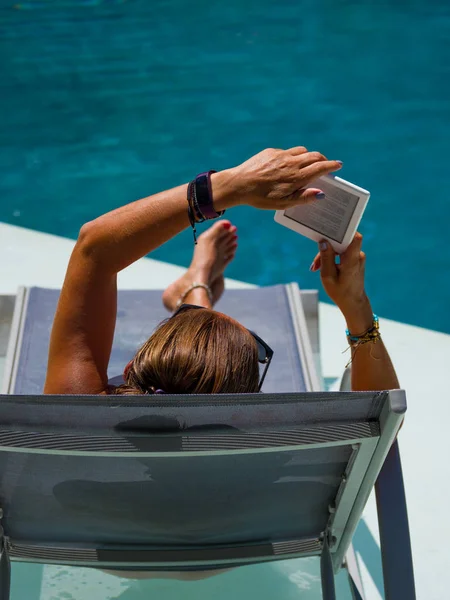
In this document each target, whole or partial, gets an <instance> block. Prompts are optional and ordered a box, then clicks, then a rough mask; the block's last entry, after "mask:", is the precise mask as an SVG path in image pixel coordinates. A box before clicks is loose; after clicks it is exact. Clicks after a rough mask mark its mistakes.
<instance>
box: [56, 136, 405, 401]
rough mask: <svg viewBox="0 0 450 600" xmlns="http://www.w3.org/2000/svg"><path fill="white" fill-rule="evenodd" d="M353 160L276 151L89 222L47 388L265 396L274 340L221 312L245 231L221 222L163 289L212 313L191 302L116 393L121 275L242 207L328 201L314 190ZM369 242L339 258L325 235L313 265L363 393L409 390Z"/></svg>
mask: <svg viewBox="0 0 450 600" xmlns="http://www.w3.org/2000/svg"><path fill="white" fill-rule="evenodd" d="M341 166H342V163H341V162H340V161H335V160H333V161H329V160H327V159H326V158H325V157H324V156H323V155H322V154H320V153H318V152H308V151H307V150H306V148H304V147H296V148H291V149H289V150H273V149H269V150H264V151H263V152H261V153H259V154H257V155H256V156H254V157H252V158H251V159H249V160H248V161H246V162H244V163H243V164H241V165H239V166H237V167H234V168H232V169H228V170H225V171H221V172H219V173H212V174H202V176H198V177H197V178H196V180H195V181H194V182H191V184H189V186H186V185H183V186H180V187H178V188H174V189H172V190H169V191H166V192H162V193H160V194H156V195H155V196H151V197H149V198H144V199H142V200H139V201H137V202H133V203H131V204H127V205H125V206H123V207H121V208H119V209H117V210H114V211H112V212H109V213H107V214H105V215H103V216H101V217H99V218H98V219H95V220H94V221H91V222H89V223H87V224H86V225H84V226H83V227H82V229H81V231H80V235H79V238H78V241H77V243H76V245H75V248H74V251H73V253H72V256H71V259H70V262H69V266H68V269H67V273H66V278H65V281H64V285H63V289H62V292H61V296H60V300H59V303H58V308H57V311H56V315H55V321H54V324H53V329H52V334H51V342H50V352H49V362H48V369H47V378H46V383H45V389H44V391H45V393H47V394H108V393H127V394H129V393H132V394H146V393H161V392H164V393H197V394H202V393H203V394H209V393H241V392H256V391H258V390H259V389H260V385H261V381H260V380H259V370H258V358H261V356H260V354H259V353H260V352H261V348H262V350H263V351H264V349H265V348H266V349H267V347H266V346H265V345H264V342H262V340H259V338H257V337H255V336H254V335H253V334H251V333H250V332H249V331H247V330H246V329H245V328H244V327H243V326H242V325H240V324H239V323H238V322H236V321H234V320H233V319H231V318H230V317H227V316H226V315H223V314H221V313H218V312H215V311H213V310H212V307H213V306H214V303H215V302H216V301H217V300H218V298H219V297H220V295H221V294H222V292H223V289H224V280H223V273H224V270H225V268H226V266H227V264H229V262H230V261H231V260H232V259H233V257H234V254H235V251H236V247H237V235H236V227H234V226H233V225H232V224H231V223H230V222H229V221H225V220H224V221H219V222H217V223H216V224H215V225H214V226H213V227H211V228H210V229H209V230H208V231H206V232H205V233H204V234H202V235H201V236H200V238H199V241H198V245H197V247H196V248H195V252H194V257H193V260H192V263H191V266H190V267H189V269H188V271H187V273H186V274H185V275H183V277H181V278H180V279H178V280H177V281H176V282H175V283H173V284H172V285H171V286H170V287H169V288H168V289H167V290H166V291H165V292H164V295H163V302H164V304H165V306H166V307H167V308H168V309H169V310H170V311H174V310H176V309H177V308H178V307H179V306H180V305H181V304H185V303H188V304H191V305H196V306H197V307H203V310H195V309H194V308H190V307H183V308H182V310H180V311H178V312H177V313H176V314H174V315H173V316H172V317H171V318H170V319H169V320H168V321H166V322H165V323H163V324H162V325H161V326H160V327H159V328H158V329H157V331H156V332H155V333H154V334H153V335H152V336H151V337H150V338H149V340H148V341H147V342H146V343H145V344H144V346H143V347H142V348H141V349H140V350H139V351H138V352H137V354H136V356H135V357H134V359H133V360H132V361H131V362H130V363H129V364H128V365H127V366H126V368H125V372H124V378H125V381H126V385H123V386H119V387H118V388H112V387H111V386H109V385H108V378H107V367H108V362H109V357H110V352H111V346H112V341H113V335H114V327H115V321H116V305H117V273H118V272H119V271H121V270H122V269H125V268H126V267H127V266H128V265H130V264H131V263H133V262H134V261H136V260H138V259H139V258H141V257H143V256H145V255H146V254H148V253H149V252H151V251H152V250H154V249H155V248H157V247H158V246H160V245H161V244H163V243H165V242H166V241H167V240H169V239H170V238H172V237H174V236H175V235H177V234H178V233H179V232H180V231H182V230H183V229H185V228H186V227H188V226H189V224H191V225H192V226H193V228H194V231H195V222H199V221H201V220H203V219H204V218H212V217H215V216H220V215H221V214H222V211H224V210H225V209H227V210H228V209H230V208H232V207H233V206H236V205H238V204H247V205H249V206H253V207H255V208H259V209H267V210H277V209H286V208H288V207H290V206H294V205H297V204H303V203H306V202H314V201H317V202H320V199H321V198H322V197H323V193H322V192H321V190H320V189H317V188H308V187H307V186H308V185H309V184H310V183H311V182H313V181H314V180H315V179H317V178H318V177H320V176H322V175H325V174H327V173H331V172H333V171H337V170H338V169H340V168H341ZM186 198H188V202H187V201H186ZM361 241H362V237H361V236H360V235H359V234H357V235H356V237H355V239H354V240H353V242H352V244H351V245H350V246H349V248H348V249H347V251H346V252H345V253H344V254H343V255H342V256H341V261H340V264H339V265H336V264H335V253H334V252H333V250H332V248H331V246H330V245H329V244H328V243H327V242H325V241H324V242H321V243H320V244H319V246H320V252H319V254H318V255H317V256H316V258H315V259H314V261H313V264H312V265H311V270H313V271H317V270H320V273H321V278H322V283H323V285H324V288H325V290H326V292H327V293H328V295H329V296H330V298H331V300H333V301H334V302H335V303H336V304H337V306H338V307H339V308H340V310H341V311H342V313H343V315H344V317H345V319H346V322H347V326H348V329H349V331H350V332H351V335H350V336H349V342H350V344H351V346H352V359H353V368H352V387H353V389H354V390H381V389H392V388H397V387H399V385H398V381H397V377H396V375H395V371H394V368H393V366H392V363H391V361H390V359H389V356H388V354H387V351H386V349H385V347H384V345H383V342H382V341H381V339H380V337H379V332H378V329H377V327H376V325H377V323H376V322H375V321H374V319H373V314H372V309H371V306H370V302H369V300H368V298H367V296H366V294H365V291H364V263H365V257H364V254H363V253H362V252H361ZM224 357H226V360H224ZM265 359H267V356H265V357H264V356H263V360H265Z"/></svg>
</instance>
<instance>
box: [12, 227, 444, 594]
mask: <svg viewBox="0 0 450 600" xmlns="http://www.w3.org/2000/svg"><path fill="white" fill-rule="evenodd" d="M73 245H74V241H73V240H68V239H65V238H60V237H57V236H52V235H48V234H43V233H39V232H35V231H31V230H27V229H23V228H19V227H15V226H11V225H6V224H2V223H0V295H13V294H15V293H16V290H17V288H18V287H19V286H21V285H22V286H23V285H25V286H40V287H51V288H60V287H61V284H62V282H63V278H64V273H65V269H66V266H67V262H68V259H69V255H70V253H71V250H72V248H73ZM183 272H184V269H183V268H181V267H177V266H175V265H169V264H167V263H163V262H160V261H155V260H152V259H147V258H145V259H141V260H140V261H138V262H137V263H135V264H134V265H132V266H131V267H129V268H128V269H126V270H125V271H123V272H122V273H120V274H119V278H118V286H119V288H121V289H163V288H164V287H165V286H166V285H168V284H169V283H171V282H172V281H173V280H174V279H175V278H176V277H178V276H179V275H180V274H181V273H183ZM227 286H228V287H229V288H233V287H234V288H236V287H253V286H251V285H250V284H248V283H244V282H239V281H234V280H227ZM319 312H320V338H321V348H322V367H323V375H324V377H326V378H334V379H337V378H339V377H340V375H341V374H342V372H343V369H344V366H345V363H346V361H347V354H342V351H343V350H344V349H345V347H346V340H345V335H344V329H345V324H344V320H343V318H342V316H341V315H340V313H339V311H338V309H337V308H336V307H334V306H332V305H330V304H325V303H321V304H320V309H319ZM4 325H5V324H3V325H2V323H1V321H0V328H1V327H2V326H4ZM380 327H381V331H382V334H383V339H384V341H385V343H386V346H387V348H388V350H389V352H390V354H391V357H392V360H393V362H394V364H395V367H396V370H397V373H398V376H399V379H400V382H401V385H402V387H403V388H404V389H405V390H406V392H407V400H408V412H407V416H406V422H405V425H404V427H403V429H402V431H401V432H400V435H399V442H400V449H401V454H402V462H403V471H404V477H405V486H406V494H407V500H408V510H409V521H410V528H411V537H412V545H413V556H414V566H415V575H416V587H417V598H419V599H422V598H424V599H425V598H426V599H427V600H442V599H443V598H447V597H449V595H448V588H449V586H448V584H447V571H448V568H449V565H450V550H449V549H448V543H447V540H448V539H449V538H450V520H449V519H448V507H447V499H448V498H449V497H450V477H449V475H450V469H449V461H450V436H449V435H448V425H447V424H448V422H450V391H449V390H450V388H449V384H448V368H449V367H448V363H449V360H450V335H447V334H444V333H439V332H435V331H430V330H426V329H422V328H419V327H415V326H412V325H406V324H402V323H398V322H394V321H390V320H388V319H384V318H382V317H381V318H380ZM2 359H3V357H2V356H1V349H0V376H1V370H2V362H1V361H2ZM373 542H375V543H376V544H378V545H379V536H378V527H377V518H376V507H375V500H374V496H373V494H372V496H371V498H370V499H369V502H368V504H367V506H366V509H365V511H364V518H363V523H362V524H361V527H360V528H358V530H357V533H356V536H355V548H356V551H357V555H358V558H359V564H360V568H361V573H362V578H363V582H364V588H365V593H366V598H367V600H379V599H380V598H383V595H382V594H380V591H379V588H380V560H379V556H378V553H376V552H375V553H374V552H373V551H371V550H370V547H371V545H372V546H373V548H375V549H376V546H375V545H374V544H373ZM373 548H372V549H373ZM400 551H401V549H400V548H399V552H400ZM405 600H408V599H405Z"/></svg>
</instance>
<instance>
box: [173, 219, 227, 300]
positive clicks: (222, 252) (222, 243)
mask: <svg viewBox="0 0 450 600" xmlns="http://www.w3.org/2000/svg"><path fill="white" fill-rule="evenodd" d="M236 231H237V227H235V226H234V225H232V224H231V223H230V221H226V220H221V221H217V222H216V223H214V225H213V226H212V227H210V228H209V229H208V230H207V231H205V232H204V233H202V234H201V235H200V236H199V238H198V243H197V245H196V246H195V249H194V256H193V258H192V262H191V266H190V267H189V269H188V270H187V271H186V273H185V274H184V275H182V276H181V277H180V278H179V279H177V280H176V281H174V282H173V283H172V284H171V285H169V287H168V288H167V289H166V290H165V292H164V293H163V297H162V300H163V304H164V306H165V307H166V308H167V309H168V310H170V311H174V310H175V308H176V305H177V302H178V300H179V298H180V297H181V296H182V295H183V293H184V292H185V291H186V290H187V289H188V288H189V286H191V285H192V283H193V282H194V281H195V282H196V283H204V284H206V285H208V286H209V287H210V288H211V292H212V296H213V297H212V304H213V305H214V304H215V303H216V302H217V300H219V298H220V296H221V295H222V293H223V290H224V288H225V284H224V278H223V273H224V271H225V268H226V267H227V265H229V264H230V262H231V261H232V260H233V258H234V255H235V253H236V248H237V235H236Z"/></svg>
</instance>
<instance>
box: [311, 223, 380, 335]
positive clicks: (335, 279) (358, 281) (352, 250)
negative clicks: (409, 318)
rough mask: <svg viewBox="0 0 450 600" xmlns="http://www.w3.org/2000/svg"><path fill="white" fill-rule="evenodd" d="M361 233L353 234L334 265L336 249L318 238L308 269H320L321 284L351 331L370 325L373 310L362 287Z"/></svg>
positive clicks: (363, 328)
mask: <svg viewBox="0 0 450 600" xmlns="http://www.w3.org/2000/svg"><path fill="white" fill-rule="evenodd" d="M361 245H362V235H361V234H360V233H356V234H355V237H354V238H353V241H352V243H351V244H350V245H349V246H348V248H347V250H346V251H345V252H344V253H343V254H341V255H340V264H338V265H337V264H336V262H335V259H336V252H335V251H334V250H333V248H332V246H331V244H330V243H329V242H327V241H325V240H324V241H322V242H320V244H319V250H320V252H319V254H317V256H316V257H315V259H314V261H313V263H312V265H311V271H318V270H319V269H320V276H321V279H322V285H323V287H324V289H325V291H326V293H327V294H328V296H329V297H330V299H331V300H332V301H333V302H334V303H335V304H336V305H337V306H338V308H339V309H340V310H341V312H342V314H343V315H344V317H345V320H346V321H347V327H348V329H349V330H350V332H351V333H353V334H355V335H356V334H359V333H363V332H364V331H367V329H369V328H370V326H371V325H372V320H373V313H372V308H371V306H370V302H369V299H368V298H367V295H366V292H365V289H364V274H365V264H366V255H365V254H364V252H361Z"/></svg>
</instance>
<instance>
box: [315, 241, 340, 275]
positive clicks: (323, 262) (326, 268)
mask: <svg viewBox="0 0 450 600" xmlns="http://www.w3.org/2000/svg"><path fill="white" fill-rule="evenodd" d="M319 250H320V274H321V276H322V280H324V279H335V277H336V275H337V272H338V270H337V267H336V262H335V258H336V252H335V251H334V249H333V247H332V245H331V244H330V242H328V241H327V240H322V241H321V242H319Z"/></svg>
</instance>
